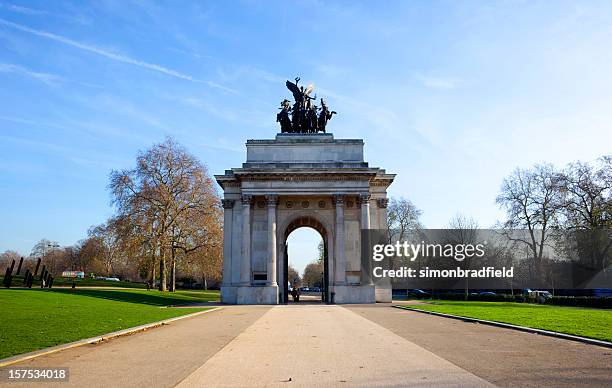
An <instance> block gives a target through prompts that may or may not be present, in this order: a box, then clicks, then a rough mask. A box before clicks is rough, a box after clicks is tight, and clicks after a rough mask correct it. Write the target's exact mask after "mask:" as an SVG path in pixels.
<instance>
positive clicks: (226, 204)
mask: <svg viewBox="0 0 612 388" xmlns="http://www.w3.org/2000/svg"><path fill="white" fill-rule="evenodd" d="M234 203H236V201H235V200H233V199H222V200H221V204H222V205H223V208H224V209H233V208H234Z"/></svg>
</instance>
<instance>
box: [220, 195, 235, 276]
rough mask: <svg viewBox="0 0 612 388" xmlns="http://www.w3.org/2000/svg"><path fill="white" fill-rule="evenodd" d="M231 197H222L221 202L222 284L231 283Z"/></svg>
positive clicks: (232, 201) (232, 212) (232, 213)
mask: <svg viewBox="0 0 612 388" xmlns="http://www.w3.org/2000/svg"><path fill="white" fill-rule="evenodd" d="M235 202H236V201H234V200H233V199H224V200H222V201H221V203H222V204H223V282H222V285H223V286H229V285H230V284H231V283H232V231H233V225H232V219H233V217H234V203H235Z"/></svg>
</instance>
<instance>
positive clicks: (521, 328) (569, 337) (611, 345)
mask: <svg viewBox="0 0 612 388" xmlns="http://www.w3.org/2000/svg"><path fill="white" fill-rule="evenodd" d="M391 307H394V308H396V309H400V310H404V311H416V312H418V313H424V314H429V315H437V316H439V317H444V318H452V319H457V320H459V321H464V322H473V323H482V324H483V325H490V326H497V327H503V328H505V329H512V330H518V331H524V332H527V333H532V334H540V335H545V336H549V337H556V338H561V339H565V340H570V341H577V342H582V343H585V344H589V345H597V346H604V347H607V348H612V342H608V341H603V340H596V339H593V338H587V337H581V336H578V335H572V334H565V333H559V332H556V331H550V330H543V329H535V328H533V327H527V326H519V325H512V324H510V323H503V322H495V321H487V320H485V319H478V318H470V317H464V316H461V315H451V314H444V313H439V312H436V311H426V310H419V309H415V308H411V307H410V306H406V307H407V308H406V307H403V306H391Z"/></svg>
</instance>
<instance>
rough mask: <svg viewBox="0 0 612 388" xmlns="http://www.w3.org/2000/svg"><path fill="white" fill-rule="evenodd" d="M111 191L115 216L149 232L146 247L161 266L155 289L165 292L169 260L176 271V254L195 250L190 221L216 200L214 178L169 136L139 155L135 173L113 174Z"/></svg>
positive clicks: (205, 211) (172, 269) (132, 170)
mask: <svg viewBox="0 0 612 388" xmlns="http://www.w3.org/2000/svg"><path fill="white" fill-rule="evenodd" d="M110 188H111V190H112V194H113V204H114V205H115V206H116V208H117V210H118V213H119V217H121V218H126V219H129V220H130V221H131V222H137V221H138V222H140V223H141V227H142V229H146V228H147V227H150V228H151V232H152V235H153V238H152V239H150V240H149V243H152V244H154V246H153V247H152V251H153V252H155V256H156V257H157V261H158V262H159V274H160V285H159V289H160V291H166V289H167V286H166V284H167V271H166V268H167V260H168V256H169V258H170V266H171V271H172V273H174V271H175V268H176V259H177V257H176V250H177V249H182V250H183V251H184V252H185V253H187V252H188V251H189V250H190V249H197V248H194V246H195V245H189V244H191V242H194V241H195V240H196V239H195V238H194V236H193V235H189V233H190V232H191V231H193V229H192V228H190V225H193V221H194V218H193V217H194V216H196V217H199V216H205V215H207V214H208V213H210V212H212V211H213V210H212V209H213V208H214V207H215V206H217V203H218V202H219V200H218V198H217V197H216V193H215V192H214V189H213V185H212V180H211V179H210V178H209V177H208V175H207V172H206V169H205V168H204V166H203V165H202V164H201V163H200V162H199V161H198V160H197V159H196V158H195V157H194V156H192V155H191V154H189V153H188V152H187V151H186V150H185V149H184V148H183V147H181V146H180V145H178V144H177V143H175V142H174V141H173V140H172V139H170V138H167V139H166V140H165V141H164V142H163V143H161V144H157V145H155V146H153V147H152V148H150V149H148V150H147V151H145V152H142V153H140V155H139V156H138V158H137V163H136V167H135V168H134V169H131V170H123V171H113V172H112V173H111V183H110ZM197 232H198V233H199V232H200V231H197ZM186 242H187V243H189V244H186ZM187 245H189V246H190V247H187ZM196 245H197V244H196ZM171 275H172V274H171ZM174 276H175V275H172V276H171V278H172V279H174ZM171 287H172V289H174V286H171Z"/></svg>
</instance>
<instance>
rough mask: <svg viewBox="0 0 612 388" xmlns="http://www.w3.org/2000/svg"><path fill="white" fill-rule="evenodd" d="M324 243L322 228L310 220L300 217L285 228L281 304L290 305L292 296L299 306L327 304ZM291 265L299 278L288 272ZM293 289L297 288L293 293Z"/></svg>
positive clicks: (309, 218) (326, 263)
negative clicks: (308, 303) (302, 304)
mask: <svg viewBox="0 0 612 388" xmlns="http://www.w3.org/2000/svg"><path fill="white" fill-rule="evenodd" d="M327 240H328V236H327V231H326V229H325V227H324V226H323V225H322V224H321V223H320V222H319V221H317V220H316V219H314V218H312V217H300V218H298V219H296V220H294V221H293V222H291V223H290V224H289V225H288V226H287V228H286V229H285V233H284V236H283V247H284V255H283V262H282V265H283V267H284V268H283V271H282V274H283V278H282V279H280V281H281V282H282V283H281V284H282V285H283V288H284V290H283V292H282V294H281V302H282V303H292V302H294V301H295V299H296V296H297V297H298V298H297V299H299V303H304V302H311V303H313V302H327V300H328V285H329V276H328V255H327V246H328V244H327ZM292 266H293V267H294V268H295V269H296V270H297V273H298V275H299V276H298V277H299V279H295V277H296V276H295V273H291V272H290V268H291V267H292ZM292 278H293V279H292ZM294 287H298V288H297V290H296V291H297V293H296V291H293V288H294ZM296 294H297V295H296Z"/></svg>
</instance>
